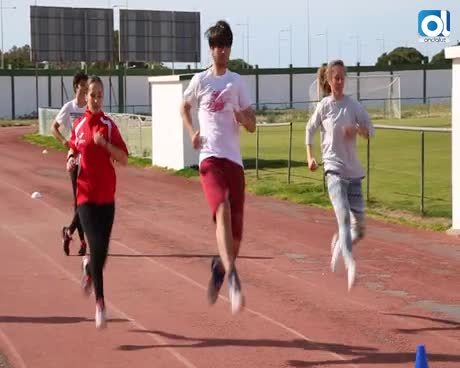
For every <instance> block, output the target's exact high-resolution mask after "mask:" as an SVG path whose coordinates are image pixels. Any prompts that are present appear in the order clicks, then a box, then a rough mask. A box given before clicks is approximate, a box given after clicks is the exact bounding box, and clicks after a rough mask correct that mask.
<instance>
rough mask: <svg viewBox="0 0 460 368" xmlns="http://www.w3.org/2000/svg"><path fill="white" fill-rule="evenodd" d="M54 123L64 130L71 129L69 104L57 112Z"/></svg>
mask: <svg viewBox="0 0 460 368" xmlns="http://www.w3.org/2000/svg"><path fill="white" fill-rule="evenodd" d="M55 121H56V122H57V123H58V124H59V126H64V128H65V129H67V130H69V131H70V130H71V129H72V121H71V118H70V104H69V103H66V104H64V106H62V108H61V110H59V112H58V114H57V115H56V118H55Z"/></svg>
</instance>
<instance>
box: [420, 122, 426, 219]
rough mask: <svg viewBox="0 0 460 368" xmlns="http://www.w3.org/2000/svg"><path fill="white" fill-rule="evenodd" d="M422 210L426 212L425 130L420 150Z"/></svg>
mask: <svg viewBox="0 0 460 368" xmlns="http://www.w3.org/2000/svg"><path fill="white" fill-rule="evenodd" d="M420 212H421V214H422V216H423V215H424V214H425V132H424V131H423V130H422V132H421V150H420Z"/></svg>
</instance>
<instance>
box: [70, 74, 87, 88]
mask: <svg viewBox="0 0 460 368" xmlns="http://www.w3.org/2000/svg"><path fill="white" fill-rule="evenodd" d="M87 80H88V74H86V73H84V72H78V73H77V74H75V75H74V76H73V91H74V92H77V88H78V85H79V84H80V82H86V81H87Z"/></svg>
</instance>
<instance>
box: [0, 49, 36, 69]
mask: <svg viewBox="0 0 460 368" xmlns="http://www.w3.org/2000/svg"><path fill="white" fill-rule="evenodd" d="M8 64H11V65H12V66H13V68H31V67H33V66H34V63H33V62H31V61H30V46H29V45H24V46H22V47H17V46H13V47H12V48H11V50H10V51H8V52H6V53H5V67H8Z"/></svg>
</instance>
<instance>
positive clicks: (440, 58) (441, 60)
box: [430, 41, 460, 65]
mask: <svg viewBox="0 0 460 368" xmlns="http://www.w3.org/2000/svg"><path fill="white" fill-rule="evenodd" d="M456 46H460V41H457V45H456ZM430 64H432V65H452V59H446V56H445V54H444V50H441V51H439V52H438V53H437V54H436V55H434V56H433V57H432V58H431V61H430Z"/></svg>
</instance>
